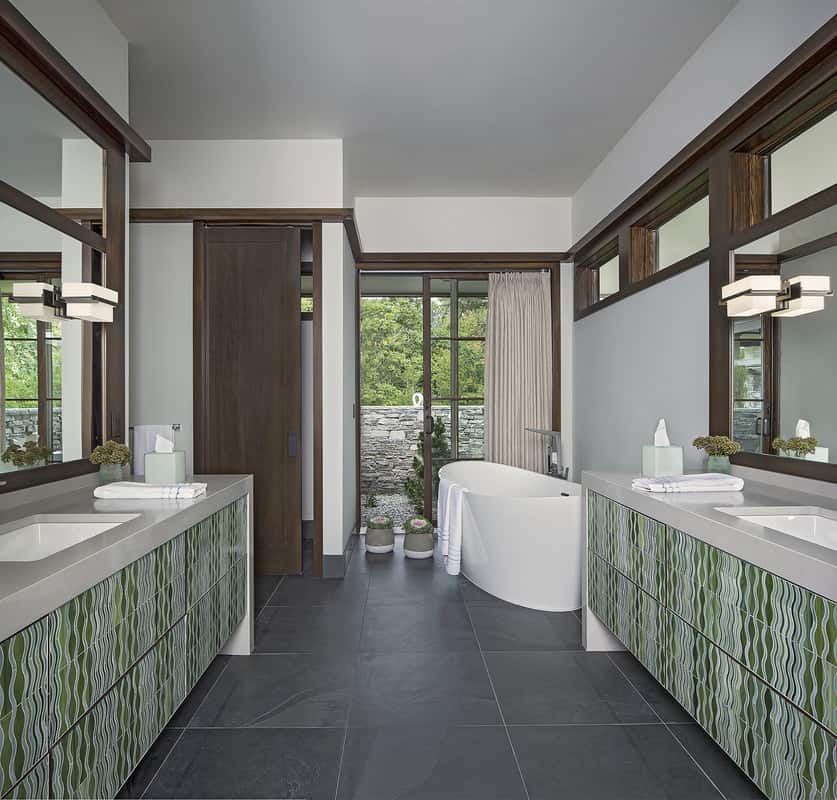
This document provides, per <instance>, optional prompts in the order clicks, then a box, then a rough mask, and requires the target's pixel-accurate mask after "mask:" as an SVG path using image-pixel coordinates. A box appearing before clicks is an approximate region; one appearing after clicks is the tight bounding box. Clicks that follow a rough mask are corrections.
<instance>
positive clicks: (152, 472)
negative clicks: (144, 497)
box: [145, 450, 186, 484]
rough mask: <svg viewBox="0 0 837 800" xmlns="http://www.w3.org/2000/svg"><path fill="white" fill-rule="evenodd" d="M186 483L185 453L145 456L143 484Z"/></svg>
mask: <svg viewBox="0 0 837 800" xmlns="http://www.w3.org/2000/svg"><path fill="white" fill-rule="evenodd" d="M185 481H186V453H185V452H184V451H183V450H175V451H174V452H173V453H146V454H145V482H146V483H157V484H160V483H162V484H169V483H184V482H185Z"/></svg>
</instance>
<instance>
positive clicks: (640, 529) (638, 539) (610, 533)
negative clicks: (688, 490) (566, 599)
mask: <svg viewBox="0 0 837 800" xmlns="http://www.w3.org/2000/svg"><path fill="white" fill-rule="evenodd" d="M587 513H588V518H589V519H590V523H591V524H590V527H589V531H590V533H589V547H590V549H591V550H593V552H595V553H597V554H598V555H599V556H601V557H602V558H603V559H604V560H605V561H607V562H608V563H609V564H612V565H613V566H614V567H615V568H616V569H617V570H619V572H621V573H622V574H623V575H625V576H626V577H627V578H629V579H630V580H632V581H633V582H634V583H635V584H637V586H640V587H642V588H643V589H644V590H645V591H646V592H648V594H650V595H651V596H652V597H655V598H657V599H658V600H660V599H662V597H663V591H664V588H665V586H664V574H665V573H664V570H663V553H664V546H665V525H663V524H662V523H660V522H657V521H656V520H653V519H650V518H649V517H646V516H644V515H643V514H640V513H638V512H636V511H634V510H633V509H632V508H626V507H625V506H622V505H620V504H619V503H615V502H614V501H613V500H611V499H610V498H609V497H604V496H602V495H600V494H596V493H595V492H589V494H588V499H587Z"/></svg>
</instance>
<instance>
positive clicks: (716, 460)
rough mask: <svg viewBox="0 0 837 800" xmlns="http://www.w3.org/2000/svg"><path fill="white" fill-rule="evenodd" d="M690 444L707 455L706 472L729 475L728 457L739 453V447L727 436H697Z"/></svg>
mask: <svg viewBox="0 0 837 800" xmlns="http://www.w3.org/2000/svg"><path fill="white" fill-rule="evenodd" d="M692 444H693V445H694V446H695V447H696V448H697V449H698V450H703V452H704V453H706V455H707V459H706V470H707V472H722V473H724V474H729V471H730V465H729V457H730V456H734V455H735V454H736V453H738V452H740V451H741V445H740V444H738V442H736V441H734V440H733V439H730V438H729V436H698V437H697V438H696V439H695V440H694V441H693V442H692Z"/></svg>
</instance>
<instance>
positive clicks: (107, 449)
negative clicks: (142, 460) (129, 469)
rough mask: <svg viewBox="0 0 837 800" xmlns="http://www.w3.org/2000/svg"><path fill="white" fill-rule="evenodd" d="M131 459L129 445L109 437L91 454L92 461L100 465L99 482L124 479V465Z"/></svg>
mask: <svg viewBox="0 0 837 800" xmlns="http://www.w3.org/2000/svg"><path fill="white" fill-rule="evenodd" d="M130 460H131V451H130V450H129V449H128V446H127V445H124V444H122V443H121V442H114V441H113V439H108V441H106V442H105V443H104V444H100V445H99V446H98V447H97V448H95V449H94V450H93V452H92V453H91V454H90V463H91V464H98V465H99V483H101V484H104V483H113V481H121V480H122V470H123V467H124V466H125V465H126V464H127V463H128V462H129V461H130Z"/></svg>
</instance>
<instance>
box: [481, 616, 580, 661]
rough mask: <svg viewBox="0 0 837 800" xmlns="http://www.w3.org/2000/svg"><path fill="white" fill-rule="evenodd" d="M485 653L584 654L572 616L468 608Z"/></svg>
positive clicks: (577, 627)
mask: <svg viewBox="0 0 837 800" xmlns="http://www.w3.org/2000/svg"><path fill="white" fill-rule="evenodd" d="M468 611H469V613H470V615H471V619H472V620H473V623H474V628H475V630H476V632H477V638H478V639H479V643H480V647H482V649H483V650H581V625H580V624H579V622H578V619H577V618H576V617H575V616H574V615H573V614H572V613H571V612H566V613H552V612H549V611H532V610H531V609H528V608H520V607H519V606H512V605H504V606H484V605H475V606H468Z"/></svg>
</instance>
